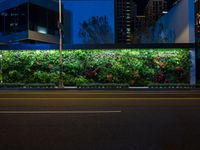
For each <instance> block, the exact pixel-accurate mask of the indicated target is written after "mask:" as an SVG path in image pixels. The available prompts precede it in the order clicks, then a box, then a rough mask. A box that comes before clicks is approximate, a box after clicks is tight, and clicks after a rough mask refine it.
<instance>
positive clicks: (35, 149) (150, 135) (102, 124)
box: [0, 90, 200, 150]
mask: <svg viewBox="0 0 200 150" xmlns="http://www.w3.org/2000/svg"><path fill="white" fill-rule="evenodd" d="M199 114H200V91H198V90H179V91H175V90H174V91H173V90H170V91H164V90H162V91H152V90H151V91H148V90H145V91H143V90H139V91H120V90H109V91H102V90H101V91H95V90H91V91H84V90H79V91H78V90H77V91H76V90H49V91H47V90H43V91H31V90H24V91H16V90H12V91H6V90H2V91H0V149H2V150H198V149H199V146H200V144H199V141H200V128H199V127H200V115H199Z"/></svg>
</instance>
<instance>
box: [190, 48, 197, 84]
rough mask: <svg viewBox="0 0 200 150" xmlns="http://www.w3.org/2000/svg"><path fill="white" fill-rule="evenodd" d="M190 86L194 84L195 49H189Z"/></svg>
mask: <svg viewBox="0 0 200 150" xmlns="http://www.w3.org/2000/svg"><path fill="white" fill-rule="evenodd" d="M190 61H191V65H190V85H195V84H196V53H195V49H194V48H193V49H190Z"/></svg>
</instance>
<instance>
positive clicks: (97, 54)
mask: <svg viewBox="0 0 200 150" xmlns="http://www.w3.org/2000/svg"><path fill="white" fill-rule="evenodd" d="M2 65H3V70H2V73H3V82H4V83H58V81H59V51H58V50H20V51H19V50H4V51H3V63H2ZM189 70H190V59H189V50H188V49H114V50H98V49H95V50H63V79H64V84H65V86H75V85H79V84H85V83H128V84H129V85H131V86H143V85H144V86H145V85H148V84H151V83H189V78H190V77H189V72H190V71H189Z"/></svg>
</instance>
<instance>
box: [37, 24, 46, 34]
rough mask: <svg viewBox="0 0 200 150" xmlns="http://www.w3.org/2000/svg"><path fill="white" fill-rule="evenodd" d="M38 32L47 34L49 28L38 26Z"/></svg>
mask: <svg viewBox="0 0 200 150" xmlns="http://www.w3.org/2000/svg"><path fill="white" fill-rule="evenodd" d="M37 32H38V33H42V34H47V28H44V27H40V26H38V27H37Z"/></svg>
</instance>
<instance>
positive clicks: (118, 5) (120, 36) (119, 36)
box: [115, 0, 137, 44]
mask: <svg viewBox="0 0 200 150" xmlns="http://www.w3.org/2000/svg"><path fill="white" fill-rule="evenodd" d="M136 15H137V5H136V3H135V1H134V0H115V43H123V44H130V43H132V42H131V36H132V34H133V32H134V30H135V29H134V27H135V19H136Z"/></svg>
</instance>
